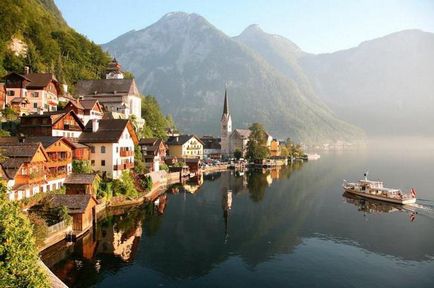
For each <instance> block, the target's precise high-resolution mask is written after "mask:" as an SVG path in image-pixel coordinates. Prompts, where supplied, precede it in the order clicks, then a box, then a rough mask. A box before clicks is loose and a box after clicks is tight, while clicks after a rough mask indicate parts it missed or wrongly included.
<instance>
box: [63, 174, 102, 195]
mask: <svg viewBox="0 0 434 288" xmlns="http://www.w3.org/2000/svg"><path fill="white" fill-rule="evenodd" d="M98 178H99V176H98V174H77V173H72V174H70V175H68V177H66V179H65V181H64V182H63V185H64V186H65V194H66V195H77V194H90V195H93V196H95V197H96V193H97V191H96V190H95V189H94V186H95V185H96V184H97V183H98Z"/></svg>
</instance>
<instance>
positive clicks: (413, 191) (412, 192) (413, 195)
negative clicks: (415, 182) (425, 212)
mask: <svg viewBox="0 0 434 288" xmlns="http://www.w3.org/2000/svg"><path fill="white" fill-rule="evenodd" d="M410 192H411V197H413V198H416V190H414V188H411V189H410Z"/></svg>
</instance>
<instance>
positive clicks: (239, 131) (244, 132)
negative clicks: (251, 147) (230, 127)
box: [232, 129, 252, 138]
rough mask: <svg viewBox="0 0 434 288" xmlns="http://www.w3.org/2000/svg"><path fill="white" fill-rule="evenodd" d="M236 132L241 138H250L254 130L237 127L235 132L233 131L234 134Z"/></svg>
mask: <svg viewBox="0 0 434 288" xmlns="http://www.w3.org/2000/svg"><path fill="white" fill-rule="evenodd" d="M234 133H237V134H238V135H240V136H241V138H249V136H250V133H252V131H250V130H249V129H235V130H234V132H232V134H234Z"/></svg>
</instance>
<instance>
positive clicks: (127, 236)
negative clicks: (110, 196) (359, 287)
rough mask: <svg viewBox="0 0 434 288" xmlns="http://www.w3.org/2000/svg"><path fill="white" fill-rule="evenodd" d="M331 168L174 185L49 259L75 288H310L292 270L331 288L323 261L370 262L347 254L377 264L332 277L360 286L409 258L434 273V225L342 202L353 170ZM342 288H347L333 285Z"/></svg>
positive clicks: (110, 215) (320, 164)
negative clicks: (289, 287) (344, 181)
mask: <svg viewBox="0 0 434 288" xmlns="http://www.w3.org/2000/svg"><path fill="white" fill-rule="evenodd" d="M330 161H332V160H330ZM333 161H335V160H334V159H333ZM330 163H331V162H327V157H322V158H321V161H317V162H315V163H312V164H311V163H308V164H305V165H304V166H303V167H302V166H301V165H300V164H296V165H293V166H292V167H288V168H286V169H279V170H277V169H276V170H260V171H249V172H248V173H245V175H242V176H237V175H234V174H231V173H230V172H225V173H216V174H209V175H204V177H203V180H204V182H203V183H200V180H199V182H196V183H188V184H187V185H174V186H172V187H170V188H169V189H168V190H167V193H166V194H164V195H161V196H160V197H159V198H158V199H157V200H156V201H155V202H154V203H151V204H150V205H145V206H141V207H135V208H129V209H127V210H125V209H116V210H110V211H109V212H107V214H106V215H104V216H103V217H102V218H103V219H102V220H101V221H100V222H99V223H98V227H97V230H96V231H95V233H94V234H88V235H87V236H86V237H88V238H83V239H81V240H80V241H79V242H77V243H76V244H75V245H67V244H63V246H62V245H60V246H58V247H57V248H54V250H48V251H45V252H44V255H43V260H44V261H45V262H46V263H47V265H48V266H49V267H51V268H52V269H53V271H54V272H55V273H56V274H57V275H59V276H60V278H61V279H63V280H65V281H66V282H67V284H69V285H70V286H71V287H88V286H93V285H97V286H101V287H120V286H123V287H128V286H142V284H143V281H144V279H146V281H148V282H146V283H147V284H149V285H150V286H158V285H164V286H177V287H184V286H186V287H187V286H191V285H192V284H195V285H196V286H197V287H203V286H207V283H208V284H209V283H210V281H212V283H218V285H217V284H216V286H219V285H220V286H232V287H234V286H236V287H240V286H242V285H244V284H245V285H247V284H248V286H250V287H262V286H266V285H273V286H286V285H287V284H288V283H289V282H288V281H289V279H288V277H286V276H288V275H291V276H292V277H290V278H292V280H293V281H294V283H298V284H299V285H295V284H294V286H303V285H302V284H303V283H305V282H303V281H301V280H303V279H304V280H306V279H310V277H311V275H312V274H311V272H310V271H303V270H301V271H299V270H297V269H298V268H291V269H295V270H297V273H296V274H294V272H291V271H290V270H287V269H289V267H293V265H295V264H294V263H304V264H303V265H308V266H309V267H310V269H311V270H312V271H315V273H316V274H315V275H316V277H317V278H318V279H323V280H324V279H325V280H324V281H326V282H321V286H330V285H326V283H328V282H327V281H330V280H327V279H329V277H330V273H331V272H330V271H329V270H327V269H323V268H322V267H321V266H316V265H319V264H315V263H322V264H321V265H325V266H327V267H342V269H345V267H348V265H351V262H352V260H351V259H352V258H351V257H353V258H357V259H359V258H361V259H365V258H363V257H362V256H361V255H352V256H351V257H350V255H349V254H348V255H347V254H341V253H342V251H350V252H348V253H353V254H354V253H362V254H363V253H366V251H368V252H369V253H372V254H373V255H375V257H371V258H369V260H366V259H365V260H364V261H365V262H364V263H365V264H366V269H365V270H364V271H361V273H360V274H357V273H352V271H343V270H342V271H341V270H338V272H339V273H340V274H339V273H338V272H336V273H337V274H336V273H335V274H333V277H334V278H333V279H339V277H341V276H340V275H343V276H342V277H352V279H353V278H354V279H355V280H354V281H356V282H355V283H357V281H358V280H357V279H359V278H357V277H361V276H360V275H362V274H363V275H365V276H364V277H367V276H366V275H371V274H370V273H372V272H371V270H372V269H371V268H369V267H370V266H372V265H380V264H378V263H385V262H387V263H389V264H387V265H389V266H388V267H381V266H380V268H381V269H383V268H384V269H386V270H387V269H390V271H391V273H392V272H393V273H396V268H394V267H395V266H393V265H395V264H394V263H395V262H396V261H401V263H404V264H405V263H407V262H406V261H407V260H409V259H410V260H412V261H413V262H412V265H415V264H414V263H415V262H414V261H416V263H417V262H421V263H422V262H423V263H426V261H428V262H427V263H428V264H427V265H428V267H431V268H433V269H434V264H433V261H432V257H434V242H433V241H432V239H433V238H434V231H433V229H432V224H433V222H432V220H431V219H428V218H426V217H425V218H422V217H420V216H418V221H414V222H410V221H408V215H407V213H408V212H407V211H406V210H404V212H403V213H391V212H396V211H401V210H399V209H398V208H397V207H394V206H393V205H387V203H386V204H383V203H375V202H372V201H361V200H360V199H355V198H351V197H346V196H347V195H344V200H345V201H342V192H341V190H340V189H339V188H338V189H337V187H340V184H341V179H343V178H345V177H344V176H345V173H348V172H347V171H348V167H347V166H345V165H335V166H334V167H335V168H334V169H330V168H329V167H330ZM345 163H346V161H345ZM353 163H354V161H353ZM354 170H357V172H359V170H360V169H359V167H355V168H354ZM189 185H190V186H192V187H193V188H194V191H195V192H194V193H192V192H191V190H190V189H191V188H188V189H187V188H186V187H185V186H189ZM355 207H356V208H357V209H354V208H355ZM359 211H361V212H363V213H366V214H369V215H370V221H366V220H365V219H364V218H363V217H360V212H359ZM403 220H404V221H403ZM312 239H314V240H312ZM315 239H316V240H315ZM403 239H405V241H404V240H403ZM352 247H357V249H352ZM321 249H323V250H321ZM327 249H334V250H330V251H329V250H327ZM340 249H344V250H340ZM300 251H302V252H300ZM319 255H320V256H319ZM318 257H323V258H318ZM383 257H385V258H388V257H392V259H393V260H390V259H389V260H388V261H383V260H384V259H383ZM394 259H398V260H394ZM76 261H81V267H80V268H79V265H78V264H77V262H76ZM279 261H280V262H279ZM334 261H339V263H336V262H334ZM369 261H377V262H378V261H379V262H378V263H377V262H369ZM424 261H425V262H424ZM430 261H431V262H430ZM404 264H402V265H404ZM384 265H386V264H384ZM265 267H268V268H265ZM279 269H280V270H279ZM322 269H323V270H324V271H328V272H327V273H329V274H327V273H326V272H322V271H323V270H322ZM120 270H121V271H122V272H121V271H120ZM295 270H294V271H295ZM270 271H282V272H281V273H280V274H278V275H277V274H276V273H274V272H270ZM393 273H392V274H393ZM401 273H403V275H406V274H405V272H401ZM420 273H422V272H420ZM345 275H347V276H345ZM371 276H373V277H374V276H375V275H371ZM425 276H426V275H425ZM285 277H286V278H285ZM249 279H250V280H249ZM285 279H286V280H285ZM297 279H298V281H297ZM300 279H301V280H300ZM360 279H361V278H360ZM360 279H359V280H360ZM425 279H426V278H425ZM240 280H243V281H242V282H240ZM266 280H267V281H269V282H264V281H266ZM433 280H434V279H433ZM201 281H203V282H201ZM215 281H217V282H215ZM244 281H247V282H244ZM285 281H286V282H285ZM360 281H361V280H360ZM267 283H269V284H267ZM330 283H331V282H330ZM334 283H335V284H336V282H334ZM342 283H344V282H342ZM235 284H237V285H235ZM261 284H262V285H261ZM323 284H324V285H323ZM336 286H342V285H331V286H330V287H336Z"/></svg>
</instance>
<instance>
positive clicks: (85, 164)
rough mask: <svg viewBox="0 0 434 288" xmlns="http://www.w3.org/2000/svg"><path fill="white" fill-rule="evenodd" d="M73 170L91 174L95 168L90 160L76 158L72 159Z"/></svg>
mask: <svg viewBox="0 0 434 288" xmlns="http://www.w3.org/2000/svg"><path fill="white" fill-rule="evenodd" d="M72 172H74V173H79V174H90V173H92V172H93V169H92V165H90V161H89V160H74V161H72Z"/></svg>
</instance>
